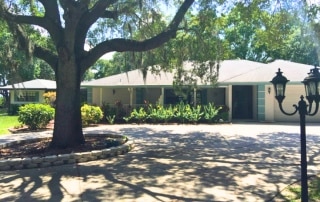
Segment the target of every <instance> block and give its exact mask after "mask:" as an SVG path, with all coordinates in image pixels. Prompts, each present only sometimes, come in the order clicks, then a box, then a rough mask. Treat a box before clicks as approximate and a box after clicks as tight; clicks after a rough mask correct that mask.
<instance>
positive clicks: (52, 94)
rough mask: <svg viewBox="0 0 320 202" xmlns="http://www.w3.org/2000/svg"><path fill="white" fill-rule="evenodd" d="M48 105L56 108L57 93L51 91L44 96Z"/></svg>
mask: <svg viewBox="0 0 320 202" xmlns="http://www.w3.org/2000/svg"><path fill="white" fill-rule="evenodd" d="M43 97H44V100H45V103H46V104H49V105H50V106H51V107H55V102H56V92H53V91H49V92H46V93H44V94H43Z"/></svg>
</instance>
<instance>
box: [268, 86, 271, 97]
mask: <svg viewBox="0 0 320 202" xmlns="http://www.w3.org/2000/svg"><path fill="white" fill-rule="evenodd" d="M270 93H271V88H270V87H268V94H269V95H270Z"/></svg>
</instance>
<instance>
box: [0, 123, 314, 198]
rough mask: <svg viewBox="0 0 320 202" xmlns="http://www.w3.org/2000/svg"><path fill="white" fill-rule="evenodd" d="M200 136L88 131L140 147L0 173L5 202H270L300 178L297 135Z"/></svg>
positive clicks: (160, 131)
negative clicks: (117, 136) (100, 157)
mask: <svg viewBox="0 0 320 202" xmlns="http://www.w3.org/2000/svg"><path fill="white" fill-rule="evenodd" d="M177 127H183V126H177ZM196 130H198V129H197V126H195V127H194V130H192V131H190V132H184V133H177V132H176V131H175V130H173V129H172V127H166V126H163V128H160V129H159V128H157V129H156V130H154V129H153V128H152V126H150V127H147V126H141V127H122V128H120V129H119V130H108V129H105V130H103V131H99V130H96V131H91V132H92V133H99V132H101V133H121V134H124V135H127V136H128V137H129V138H130V139H132V140H134V141H135V145H136V146H135V148H134V149H133V150H132V151H131V152H129V153H128V154H126V155H122V156H118V157H114V158H111V159H108V160H99V161H92V162H87V163H81V164H75V165H66V166H58V167H52V168H46V169H30V170H22V171H18V172H2V173H1V175H0V186H1V187H4V188H3V189H1V190H0V196H1V197H0V200H11V199H15V201H19V200H21V201H22V200H23V199H32V201H41V200H46V201H47V200H49V201H50V200H51V201H54V200H56V199H58V200H59V201H61V200H65V201H67V200H68V201H78V200H82V201H272V200H273V197H274V196H275V195H276V194H277V193H278V192H279V191H281V190H282V189H283V188H284V187H285V186H287V185H289V184H291V183H293V182H295V181H297V180H298V179H299V178H300V155H299V152H300V150H299V148H300V140H299V134H296V133H285V132H278V133H259V134H257V135H256V136H245V135H238V134H236V133H234V134H230V135H225V134H224V133H223V132H221V131H214V130H211V131H209V130H208V131H206V130H198V131H196ZM199 131H200V132H199ZM212 131H213V132H212ZM307 138H308V156H309V168H310V169H309V174H314V173H316V172H317V169H318V167H317V165H319V158H320V157H319V146H318V145H319V142H320V138H319V137H318V136H317V135H308V137H307ZM35 173H36V174H35ZM14 182H16V183H18V182H19V183H20V185H18V184H15V183H14ZM41 197H42V198H41Z"/></svg>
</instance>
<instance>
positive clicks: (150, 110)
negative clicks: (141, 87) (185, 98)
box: [124, 102, 228, 123]
mask: <svg viewBox="0 0 320 202" xmlns="http://www.w3.org/2000/svg"><path fill="white" fill-rule="evenodd" d="M227 119H228V110H227V109H226V108H225V107H221V106H215V105H214V104H213V103H209V104H208V105H204V106H200V105H198V106H196V107H193V106H190V105H189V104H184V103H183V102H181V103H179V104H177V105H174V106H171V105H169V106H168V107H164V106H162V105H155V106H154V105H148V106H146V107H140V108H138V109H133V111H132V112H131V113H130V115H129V116H127V117H124V120H125V121H126V122H128V123H133V122H134V123H173V122H174V123H214V122H218V121H227Z"/></svg>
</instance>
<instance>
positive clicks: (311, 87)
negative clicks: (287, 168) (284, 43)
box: [270, 66, 320, 202]
mask: <svg viewBox="0 0 320 202" xmlns="http://www.w3.org/2000/svg"><path fill="white" fill-rule="evenodd" d="M276 74H277V75H276V76H275V77H274V78H273V79H272V81H270V82H271V83H272V84H273V86H274V90H275V98H276V99H277V101H278V103H279V108H280V110H281V112H282V113H284V114H285V115H288V116H292V115H294V114H296V113H297V112H299V115H300V144H301V151H300V153H301V161H300V163H301V164H300V165H301V201H302V202H307V201H308V173H307V148H306V116H314V115H315V114H317V112H318V109H319V100H320V96H319V91H320V73H319V69H318V68H317V66H315V67H314V68H313V69H311V70H310V72H309V73H308V75H309V76H307V77H306V78H305V79H304V80H303V81H302V83H303V84H304V86H305V91H306V98H307V100H308V103H309V105H307V103H306V101H304V97H303V95H301V96H300V101H299V102H298V105H293V107H294V108H295V110H294V111H293V112H292V113H288V112H286V111H284V109H283V107H282V102H283V100H284V98H285V90H286V84H287V83H288V82H289V80H288V79H287V78H286V77H284V76H283V75H282V72H281V71H280V69H279V70H278V72H276ZM313 102H315V104H316V107H315V110H314V112H312V113H311V111H312V104H313Z"/></svg>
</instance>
